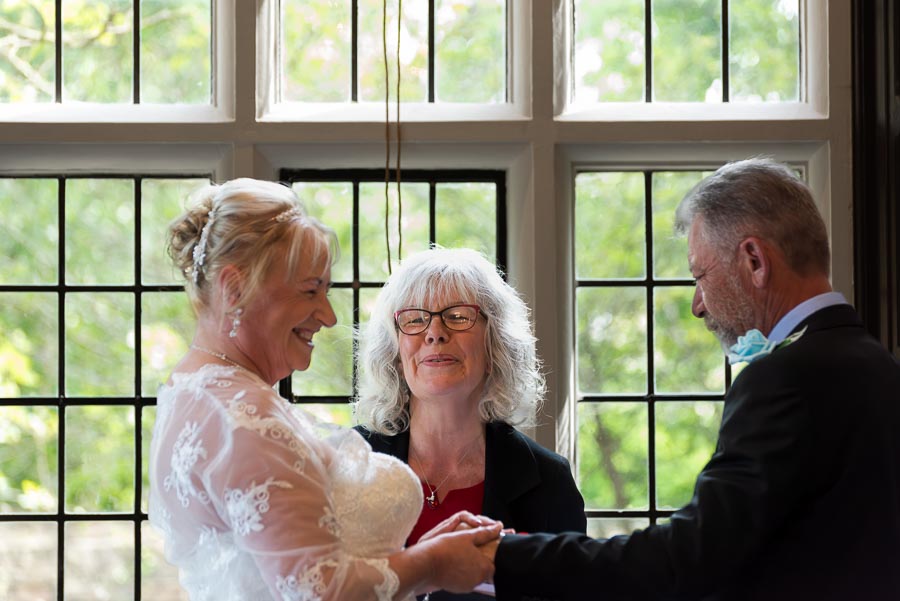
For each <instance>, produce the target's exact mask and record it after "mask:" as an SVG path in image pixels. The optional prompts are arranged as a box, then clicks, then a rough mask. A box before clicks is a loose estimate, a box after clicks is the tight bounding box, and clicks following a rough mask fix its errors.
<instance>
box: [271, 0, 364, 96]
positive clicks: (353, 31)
mask: <svg viewBox="0 0 900 601" xmlns="http://www.w3.org/2000/svg"><path fill="white" fill-rule="evenodd" d="M358 37H359V0H352V1H351V2H350V78H351V81H350V100H351V101H352V102H356V101H358V100H359V40H358ZM279 46H280V44H279Z"/></svg>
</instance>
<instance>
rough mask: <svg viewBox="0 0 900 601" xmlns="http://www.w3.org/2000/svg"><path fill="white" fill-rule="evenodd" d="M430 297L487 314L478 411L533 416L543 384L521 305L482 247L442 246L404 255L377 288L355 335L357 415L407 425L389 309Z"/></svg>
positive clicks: (391, 427) (373, 424)
mask: <svg viewBox="0 0 900 601" xmlns="http://www.w3.org/2000/svg"><path fill="white" fill-rule="evenodd" d="M434 300H441V301H445V302H460V303H467V304H477V305H479V306H480V307H481V310H482V312H484V314H485V315H486V316H487V322H486V332H485V345H486V355H487V361H488V366H489V370H490V373H489V374H488V376H487V380H486V382H485V386H484V396H483V397H482V399H481V402H480V404H479V407H478V411H479V415H480V417H481V419H482V420H483V421H484V422H490V421H504V422H508V423H511V424H523V423H525V424H530V423H533V421H534V417H535V415H536V413H537V410H538V408H539V406H540V404H541V402H542V401H543V396H544V392H545V389H546V385H545V381H544V375H543V373H542V371H541V364H540V360H539V359H538V357H537V352H536V349H535V342H536V340H535V337H534V333H533V329H532V325H531V320H530V316H529V311H528V307H527V305H526V304H525V302H524V301H523V300H522V299H521V298H520V296H519V294H518V293H517V292H516V291H515V290H514V289H513V288H512V286H510V285H509V284H507V283H506V282H505V281H504V280H503V278H502V277H501V275H500V273H499V272H498V270H497V268H496V267H495V266H494V265H493V264H492V263H491V262H490V261H488V260H487V259H486V258H485V257H484V256H483V255H482V254H481V253H479V252H476V251H474V250H469V249H445V248H432V249H430V250H426V251H423V252H420V253H417V254H415V255H412V256H410V257H408V258H406V259H405V260H404V261H403V262H402V264H401V265H400V267H399V268H398V269H397V270H395V271H394V273H393V275H391V276H390V278H388V281H387V283H386V284H385V285H384V287H383V288H382V289H381V292H380V293H379V295H378V298H377V300H376V301H375V305H374V307H373V309H372V316H371V319H370V320H369V322H368V323H367V324H366V325H365V327H364V328H363V329H362V330H361V332H360V333H359V337H358V339H359V366H360V379H359V393H358V396H357V399H356V401H355V402H354V410H355V416H356V421H357V422H358V423H360V424H362V425H363V426H365V427H366V428H368V429H369V430H370V431H373V432H380V433H382V434H389V435H390V434H397V433H399V432H403V431H404V430H406V428H407V427H408V426H409V389H408V387H407V385H406V381H405V380H404V378H403V375H402V372H401V369H400V343H399V336H400V333H399V332H398V331H397V328H396V326H395V323H394V312H395V311H397V310H399V309H406V308H412V307H415V308H429V304H430V303H431V302H432V301H434ZM436 308H437V309H443V308H444V307H436ZM435 319H437V317H435Z"/></svg>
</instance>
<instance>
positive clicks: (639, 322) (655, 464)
mask: <svg viewBox="0 0 900 601" xmlns="http://www.w3.org/2000/svg"><path fill="white" fill-rule="evenodd" d="M705 175H708V173H706V172H699V171H608V172H592V171H585V172H580V173H578V174H577V175H576V177H575V240H574V241H575V278H576V279H575V322H576V326H575V337H576V347H577V353H576V358H575V361H576V366H577V369H576V382H577V387H576V388H577V391H578V392H577V395H578V396H577V402H578V406H577V409H576V419H577V423H578V426H577V427H578V430H577V437H578V438H577V440H578V446H577V453H576V454H577V465H578V482H579V487H580V489H581V491H582V494H583V495H584V497H585V504H586V507H587V510H588V515H589V517H591V518H599V519H591V521H590V524H591V530H592V534H594V535H595V536H605V535H606V534H609V533H616V532H622V531H626V532H627V531H629V528H634V527H640V526H643V525H647V523H655V522H656V521H657V520H658V519H659V518H660V517H663V516H666V515H668V514H669V513H671V510H673V509H677V508H678V507H681V506H682V505H684V504H685V503H687V502H688V501H689V500H690V498H691V495H692V493H693V487H694V478H695V476H696V474H697V473H699V471H700V469H701V468H702V467H703V465H704V464H705V463H706V461H707V460H708V459H709V456H710V455H711V454H712V450H713V448H714V445H715V437H716V433H717V431H718V424H719V421H720V420H721V403H720V402H717V401H721V399H722V398H723V394H724V391H725V384H726V379H727V378H728V377H729V376H730V373H729V372H728V370H727V367H726V365H725V361H724V358H723V357H722V353H721V351H720V349H719V348H718V345H716V344H715V343H711V339H710V335H709V333H708V332H707V331H706V329H705V327H704V325H703V322H702V321H701V320H698V319H696V318H694V316H693V315H691V298H692V297H693V294H694V287H693V280H692V276H691V274H690V272H689V271H688V269H687V260H686V257H687V243H686V240H685V239H683V238H681V239H675V238H673V231H672V230H673V225H672V224H673V221H674V213H675V207H676V206H677V204H678V202H679V201H680V200H681V198H682V197H683V196H684V194H686V193H687V192H688V190H690V188H691V187H692V186H693V185H694V184H696V183H697V182H698V181H700V179H702V178H703V177H704V176H705ZM686 359H687V360H686ZM604 518H605V519H604Z"/></svg>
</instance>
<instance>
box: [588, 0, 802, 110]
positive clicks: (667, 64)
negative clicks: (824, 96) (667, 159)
mask: <svg viewBox="0 0 900 601" xmlns="http://www.w3.org/2000/svg"><path fill="white" fill-rule="evenodd" d="M800 5H801V2H800V0H778V1H772V0H701V1H700V2H691V3H687V4H686V3H684V2H679V1H678V0H618V1H615V2H592V1H591V0H576V2H575V10H574V17H575V18H574V20H575V27H574V29H575V44H574V61H573V62H574V73H575V81H574V88H575V90H574V92H575V93H574V95H575V99H576V101H577V102H579V103H585V102H588V103H589V102H606V101H613V102H639V101H646V102H651V101H653V102H657V101H662V102H784V101H797V100H800V51H801V47H800V15H799V13H800ZM686 32H690V35H685V33H686Z"/></svg>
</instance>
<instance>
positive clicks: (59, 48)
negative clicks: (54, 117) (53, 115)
mask: <svg viewBox="0 0 900 601" xmlns="http://www.w3.org/2000/svg"><path fill="white" fill-rule="evenodd" d="M54 11H55V22H54V23H53V35H54V36H55V46H54V49H53V50H54V54H55V56H54V61H55V62H56V78H55V82H54V83H55V84H56V90H55V92H54V94H55V99H54V100H55V102H56V103H57V104H59V103H61V102H62V89H63V85H62V82H63V65H62V59H63V57H62V53H63V43H62V39H63V32H62V29H63V27H62V0H56V7H55V9H54ZM60 598H61V597H60Z"/></svg>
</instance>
